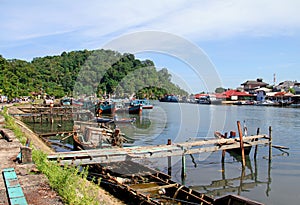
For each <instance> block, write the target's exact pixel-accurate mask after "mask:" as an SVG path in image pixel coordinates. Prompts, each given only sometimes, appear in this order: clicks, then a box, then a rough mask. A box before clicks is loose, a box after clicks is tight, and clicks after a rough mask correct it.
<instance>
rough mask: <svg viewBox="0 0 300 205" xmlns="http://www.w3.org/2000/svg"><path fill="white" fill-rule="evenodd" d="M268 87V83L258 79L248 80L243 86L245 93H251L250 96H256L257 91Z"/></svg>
mask: <svg viewBox="0 0 300 205" xmlns="http://www.w3.org/2000/svg"><path fill="white" fill-rule="evenodd" d="M268 85H269V84H268V83H265V82H263V80H262V78H257V79H256V81H255V80H247V81H246V82H244V83H242V84H241V86H243V89H244V91H246V92H249V93H250V94H254V93H255V90H256V89H258V88H265V87H267V86H268Z"/></svg>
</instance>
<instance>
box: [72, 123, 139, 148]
mask: <svg viewBox="0 0 300 205" xmlns="http://www.w3.org/2000/svg"><path fill="white" fill-rule="evenodd" d="M80 129H81V130H83V131H81V130H80ZM76 130H77V131H78V132H74V134H73V141H74V142H73V149H74V150H89V149H102V148H110V147H114V146H117V147H122V146H123V143H125V142H128V143H132V142H133V140H132V139H130V138H127V137H125V135H124V134H122V133H121V132H120V129H115V130H111V129H106V128H97V127H90V126H84V128H78V129H76Z"/></svg>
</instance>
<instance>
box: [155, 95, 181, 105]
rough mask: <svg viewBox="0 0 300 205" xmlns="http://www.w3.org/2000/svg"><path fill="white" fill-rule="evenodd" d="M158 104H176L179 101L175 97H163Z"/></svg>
mask: <svg viewBox="0 0 300 205" xmlns="http://www.w3.org/2000/svg"><path fill="white" fill-rule="evenodd" d="M159 101H160V102H174V103H178V102H179V100H178V98H177V97H176V96H175V95H165V96H164V97H162V98H160V99H159Z"/></svg>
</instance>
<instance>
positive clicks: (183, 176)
mask: <svg viewBox="0 0 300 205" xmlns="http://www.w3.org/2000/svg"><path fill="white" fill-rule="evenodd" d="M181 163H182V164H181V166H182V167H181V179H182V184H183V185H184V184H185V183H184V182H185V178H186V163H185V154H184V155H182V157H181Z"/></svg>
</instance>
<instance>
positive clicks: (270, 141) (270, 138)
mask: <svg viewBox="0 0 300 205" xmlns="http://www.w3.org/2000/svg"><path fill="white" fill-rule="evenodd" d="M271 160H272V127H271V126H270V127H269V161H270V162H271Z"/></svg>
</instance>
